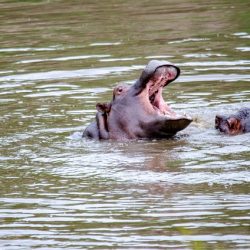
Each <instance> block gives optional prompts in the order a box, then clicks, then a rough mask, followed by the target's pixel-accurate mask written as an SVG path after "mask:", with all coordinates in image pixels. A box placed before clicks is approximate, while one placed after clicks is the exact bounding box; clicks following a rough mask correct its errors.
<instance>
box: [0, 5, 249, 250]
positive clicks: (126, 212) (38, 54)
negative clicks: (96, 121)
mask: <svg viewBox="0 0 250 250" xmlns="http://www.w3.org/2000/svg"><path fill="white" fill-rule="evenodd" d="M248 9H249V8H248V5H247V3H246V2H245V1H237V2H234V3H230V2H225V1H224V2H223V1H217V0H213V1H210V2H209V3H200V2H199V3H198V4H197V3H196V2H193V3H190V2H187V1H185V0H182V1H180V2H178V3H174V2H171V1H162V0H157V1H154V2H148V1H141V2H135V1H133V3H132V2H131V1H130V0H128V1H127V0H126V1H124V0H123V1H117V2H116V3H114V2H110V1H91V2H88V3H87V2H83V1H78V0H76V1H74V2H71V1H63V0H60V1H52V2H48V1H38V2H37V1H12V3H10V2H9V1H6V2H4V3H2V4H1V8H0V19H1V21H2V22H1V29H2V31H3V32H2V33H1V37H0V42H1V45H2V47H1V48H0V66H1V69H0V89H1V91H0V104H1V106H0V121H1V130H0V144H1V148H0V182H1V190H0V203H1V208H0V218H1V221H2V223H1V225H0V247H1V249H24V248H25V249H30V248H32V249H33V248H39V249H62V248H69V249H73V248H84V249H85V248H86V249H88V248H102V249H103V248H105V249H107V248H112V249H114V248H131V249H134V248H136V247H138V248H143V249H149V248H150V249H166V248H173V249H206V248H211V249H248V248H249V247H250V237H249V216H248V215H249V201H250V196H249V182H250V179H249V165H250V161H249V152H250V150H249V149H250V148H249V134H244V135H239V136H237V137H229V136H226V135H222V134H220V133H218V132H217V131H215V130H214V117H215V115H216V114H217V113H224V114H228V113H232V112H234V111H236V110H238V109H240V108H242V107H245V106H250V102H249V100H250V91H249V81H250V71H249V68H250V60H249V54H248V53H249V20H248V19H249V18H248V17H249V15H248ZM24 13H25V15H24ZM211 17H213V18H211ZM151 59H164V60H170V61H172V62H173V63H176V64H177V65H178V66H180V68H181V70H182V74H181V77H180V78H179V80H178V81H177V82H176V83H175V84H171V85H170V86H169V87H168V88H167V89H166V90H165V91H164V98H165V100H167V102H168V103H169V104H170V105H171V107H172V108H173V109H174V110H176V111H177V112H183V113H187V114H190V115H192V117H193V120H194V122H193V123H192V125H191V126H190V127H188V128H187V129H186V130H184V131H183V132H181V133H179V134H178V135H177V136H176V137H174V138H172V139H170V140H154V141H147V140H141V141H132V142H112V141H102V142H96V141H89V140H85V139H82V137H81V135H82V131H83V129H84V128H85V127H86V126H87V124H89V123H90V122H91V121H92V119H93V118H94V115H95V104H96V103H97V102H101V101H103V102H106V101H109V100H111V98H112V89H113V87H114V86H115V85H116V84H117V83H121V82H122V83H128V84H132V83H133V82H134V80H135V79H136V78H137V77H138V75H139V74H140V72H141V70H142V68H143V67H144V65H145V64H146V63H147V62H148V61H149V60H151Z"/></svg>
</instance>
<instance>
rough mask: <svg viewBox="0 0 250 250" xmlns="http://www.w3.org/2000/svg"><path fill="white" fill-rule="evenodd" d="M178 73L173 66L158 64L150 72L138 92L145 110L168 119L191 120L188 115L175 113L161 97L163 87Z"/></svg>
mask: <svg viewBox="0 0 250 250" xmlns="http://www.w3.org/2000/svg"><path fill="white" fill-rule="evenodd" d="M178 75H179V70H177V68H176V67H175V66H172V65H171V66H170V65H163V66H159V67H158V68H156V69H155V71H154V72H153V73H152V74H151V78H150V79H149V80H148V82H147V83H146V84H145V85H144V86H145V88H144V89H143V90H142V91H141V93H140V94H139V95H140V99H141V100H144V103H143V105H145V104H146V106H147V110H148V111H150V113H156V114H157V115H159V116H164V117H166V116H167V117H168V118H169V119H170V118H173V119H179V118H184V119H185V118H187V119H189V120H190V121H192V119H191V117H189V116H186V115H185V116H184V115H178V114H177V113H175V112H174V111H173V110H172V109H171V108H170V106H169V105H168V104H167V103H166V102H165V100H164V99H163V97H162V93H163V89H164V87H166V86H167V85H168V84H169V83H170V82H172V81H174V80H175V79H176V78H177V77H178ZM145 100H146V102H145Z"/></svg>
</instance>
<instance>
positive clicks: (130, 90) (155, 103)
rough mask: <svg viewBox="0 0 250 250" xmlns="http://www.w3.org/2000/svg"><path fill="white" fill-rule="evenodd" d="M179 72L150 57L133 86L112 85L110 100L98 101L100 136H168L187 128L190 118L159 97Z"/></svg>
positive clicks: (113, 137)
mask: <svg viewBox="0 0 250 250" xmlns="http://www.w3.org/2000/svg"><path fill="white" fill-rule="evenodd" d="M179 74H180V69H179V68H178V67H176V66H174V65H172V64H170V63H169V62H167V61H157V60H153V61H150V62H149V64H148V65H147V66H146V67H145V69H144V70H143V72H142V74H141V76H140V78H139V79H138V80H137V81H136V82H135V83H134V84H133V85H132V86H127V85H118V86H117V87H115V88H114V91H113V99H112V101H111V102H110V103H99V104H97V110H98V112H97V115H96V123H97V124H96V125H95V128H97V129H98V130H99V133H98V134H99V139H116V140H124V139H136V138H167V137H170V136H173V135H175V134H176V133H177V132H178V131H180V130H183V129H184V128H186V127H187V126H188V125H189V124H190V123H191V122H192V119H191V118H190V117H188V116H186V115H179V114H176V113H175V112H174V111H173V110H172V109H171V108H170V107H169V106H168V105H167V104H166V103H165V101H164V99H163V97H162V92H163V88H164V87H165V86H167V85H168V84H169V83H170V82H172V81H174V80H175V79H176V78H177V77H178V76H179ZM87 129H88V128H87ZM85 134H86V133H85ZM89 134H90V133H88V135H89ZM88 137H91V136H88Z"/></svg>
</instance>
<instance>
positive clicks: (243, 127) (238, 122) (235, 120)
mask: <svg viewBox="0 0 250 250" xmlns="http://www.w3.org/2000/svg"><path fill="white" fill-rule="evenodd" d="M215 128H216V129H218V130H219V131H220V132H222V133H225V134H228V135H238V134H243V133H247V132H250V108H242V109H240V110H239V111H238V112H236V113H235V114H231V115H228V116H224V115H216V117H215Z"/></svg>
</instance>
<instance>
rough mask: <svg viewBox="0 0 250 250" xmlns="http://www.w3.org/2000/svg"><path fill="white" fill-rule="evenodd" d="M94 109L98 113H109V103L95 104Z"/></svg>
mask: <svg viewBox="0 0 250 250" xmlns="http://www.w3.org/2000/svg"><path fill="white" fill-rule="evenodd" d="M96 109H97V111H99V112H102V113H108V112H110V109H111V104H110V103H97V104H96Z"/></svg>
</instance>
